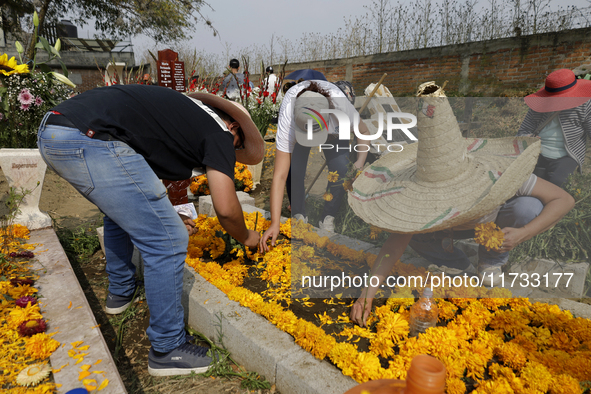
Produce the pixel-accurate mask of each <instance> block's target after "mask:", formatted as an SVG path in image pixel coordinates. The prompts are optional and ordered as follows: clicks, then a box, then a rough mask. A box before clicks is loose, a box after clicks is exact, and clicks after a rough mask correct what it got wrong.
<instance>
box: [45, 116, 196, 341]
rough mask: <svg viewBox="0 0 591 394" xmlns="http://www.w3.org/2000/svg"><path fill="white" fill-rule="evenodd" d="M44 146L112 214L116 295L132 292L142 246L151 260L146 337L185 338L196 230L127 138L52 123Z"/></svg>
mask: <svg viewBox="0 0 591 394" xmlns="http://www.w3.org/2000/svg"><path fill="white" fill-rule="evenodd" d="M46 119H47V116H46V118H45V119H44V120H43V122H42V123H41V126H40V127H39V132H38V142H37V144H38V146H39V151H40V153H41V156H42V157H43V159H44V160H45V162H46V163H47V165H48V166H49V167H50V168H51V169H53V170H54V171H55V172H56V173H57V174H59V175H60V176H61V177H62V178H64V179H65V180H67V181H68V182H69V183H70V184H71V185H72V186H74V188H76V190H78V192H80V193H81V194H82V195H83V196H84V197H86V198H87V199H88V200H89V201H91V202H92V203H94V204H95V205H96V206H97V207H98V208H99V209H100V210H101V212H103V213H104V214H105V217H104V225H105V227H104V230H105V239H104V241H105V242H104V245H105V257H106V260H107V264H106V271H107V274H108V276H109V292H111V293H112V294H114V295H118V296H130V295H132V294H133V292H134V290H135V287H136V281H135V270H136V268H135V266H134V265H133V263H132V262H131V257H132V254H133V246H134V245H135V246H136V247H137V248H138V249H139V251H140V253H141V255H142V258H143V259H144V284H145V289H146V299H147V302H148V307H149V308H150V326H149V327H148V329H147V331H146V332H147V334H148V338H149V340H150V342H151V343H152V346H153V347H154V350H156V351H158V352H168V351H171V350H173V349H175V348H177V347H178V346H180V345H181V344H183V343H185V340H186V339H185V335H186V334H185V330H184V327H185V324H184V310H183V307H182V304H181V297H182V294H183V291H182V290H183V269H184V262H185V257H186V254H187V245H188V242H189V235H188V233H187V229H186V227H185V225H184V224H183V222H182V220H181V218H180V217H179V215H178V214H177V213H176V211H175V210H174V208H173V207H172V204H171V203H170V201H169V199H168V197H167V195H166V188H165V187H164V185H163V184H162V182H161V181H160V179H158V177H157V176H156V174H155V173H154V171H152V169H151V168H150V166H149V165H148V163H147V162H146V160H145V159H144V158H143V157H142V156H141V155H139V154H138V153H136V152H135V151H134V150H133V149H132V148H130V147H129V146H128V145H127V144H125V143H124V142H120V141H101V140H94V139H91V138H89V137H87V136H86V135H84V134H82V133H81V132H80V130H78V129H75V128H69V127H63V126H55V125H45V120H46Z"/></svg>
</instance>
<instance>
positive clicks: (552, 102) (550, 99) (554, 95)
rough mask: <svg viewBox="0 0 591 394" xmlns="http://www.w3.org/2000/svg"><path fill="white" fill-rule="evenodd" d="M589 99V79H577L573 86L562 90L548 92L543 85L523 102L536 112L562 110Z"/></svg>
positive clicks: (590, 89)
mask: <svg viewBox="0 0 591 394" xmlns="http://www.w3.org/2000/svg"><path fill="white" fill-rule="evenodd" d="M590 99H591V81H589V80H586V79H577V83H576V84H575V86H573V87H571V88H570V89H566V90H564V91H562V92H548V91H547V90H546V88H545V87H543V88H542V89H540V90H538V91H537V92H535V93H533V94H530V95H529V96H526V97H525V104H527V106H528V107H530V108H531V109H533V110H534V111H536V112H553V111H563V110H565V109H571V108H575V107H578V106H579V105H581V104H584V103H586V102H587V101H589V100H590Z"/></svg>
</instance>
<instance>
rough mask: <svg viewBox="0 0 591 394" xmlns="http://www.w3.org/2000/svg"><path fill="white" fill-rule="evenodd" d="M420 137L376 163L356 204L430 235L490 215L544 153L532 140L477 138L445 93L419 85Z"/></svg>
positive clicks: (401, 228) (366, 215)
mask: <svg viewBox="0 0 591 394" xmlns="http://www.w3.org/2000/svg"><path fill="white" fill-rule="evenodd" d="M418 95H419V96H420V97H421V99H420V100H419V111H418V116H417V128H418V142H417V143H413V144H410V145H405V146H404V150H403V151H402V152H399V153H390V154H388V155H386V156H383V157H382V158H380V159H379V160H377V161H375V162H374V163H373V164H371V165H370V166H369V167H368V168H366V169H365V170H364V171H363V173H362V174H361V175H360V176H359V177H358V178H357V180H356V181H355V182H354V183H353V191H352V192H351V193H350V194H349V205H350V206H351V208H352V209H353V211H354V212H355V213H356V214H357V215H358V216H359V217H360V218H362V219H363V220H364V221H365V222H367V223H369V224H371V225H374V226H376V227H379V228H382V229H384V230H387V231H390V232H395V233H407V234H415V233H428V232H433V231H437V230H444V229H447V228H451V227H455V226H458V225H461V224H463V223H466V222H468V221H471V220H474V219H477V218H480V217H482V216H483V215H485V214H487V213H489V212H491V211H492V210H494V209H495V208H496V207H497V206H499V205H501V204H502V203H504V202H505V201H506V200H507V199H509V198H510V197H512V196H513V195H514V194H515V192H516V191H517V190H518V189H519V187H521V185H522V184H523V182H524V181H525V180H526V179H527V178H528V177H529V176H530V174H531V173H532V171H533V169H534V166H535V164H536V161H537V157H538V155H539V153H540V141H539V140H538V139H537V138H532V137H510V138H495V139H485V138H484V139H483V138H470V139H465V138H463V137H462V135H461V133H460V129H459V126H458V122H457V121H456V118H455V116H454V114H453V112H452V109H451V106H450V105H449V102H448V100H447V98H446V97H445V95H444V94H443V90H442V89H441V88H440V87H439V86H437V85H435V84H434V83H433V82H427V83H426V84H423V85H421V86H420V87H419V94H418Z"/></svg>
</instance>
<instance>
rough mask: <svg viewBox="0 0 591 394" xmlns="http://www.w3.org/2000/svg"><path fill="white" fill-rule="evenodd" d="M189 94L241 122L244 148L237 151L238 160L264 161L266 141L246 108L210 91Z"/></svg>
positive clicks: (244, 161)
mask: <svg viewBox="0 0 591 394" xmlns="http://www.w3.org/2000/svg"><path fill="white" fill-rule="evenodd" d="M188 96H189V97H192V98H194V99H196V100H199V101H201V102H202V103H203V104H206V105H210V106H212V107H214V108H219V109H221V110H222V111H224V112H225V113H227V114H228V115H230V116H231V117H232V118H233V119H234V120H236V122H238V124H240V128H242V131H243V132H244V149H241V150H237V151H236V161H238V162H240V163H243V164H250V165H254V164H258V163H260V162H261V161H263V157H264V155H265V142H264V141H263V137H262V136H261V133H260V132H259V129H258V128H257V127H256V125H255V124H254V122H253V121H252V119H251V118H250V114H249V113H248V111H247V110H246V108H244V107H243V106H242V105H240V104H239V103H237V102H235V101H231V100H226V99H224V98H221V97H218V96H216V95H214V94H210V93H191V94H189V95H188Z"/></svg>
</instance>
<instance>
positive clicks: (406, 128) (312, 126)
mask: <svg viewBox="0 0 591 394" xmlns="http://www.w3.org/2000/svg"><path fill="white" fill-rule="evenodd" d="M305 108H306V109H307V110H309V111H311V113H308V112H306V114H307V115H309V116H310V119H308V121H307V123H306V132H307V139H308V140H309V141H312V139H313V138H314V137H313V135H314V133H315V132H318V131H319V130H322V129H323V128H324V129H328V123H327V121H326V120H325V119H324V117H323V116H322V115H323V114H328V115H332V116H333V117H334V118H336V119H337V121H338V127H336V128H335V130H338V134H339V139H340V140H349V139H350V130H351V121H350V119H349V117H348V116H347V114H346V113H344V112H343V111H340V110H338V109H334V108H322V109H320V111H316V110H314V109H312V108H310V107H305ZM385 116H386V139H387V140H391V139H392V132H393V131H394V130H400V131H402V132H403V133H404V135H406V137H408V138H409V139H410V140H411V141H418V139H417V137H415V136H414V135H413V133H412V132H411V131H410V129H411V128H413V127H415V126H416V125H417V117H416V116H415V115H413V114H410V113H407V112H388V113H386V114H385ZM394 119H396V120H399V123H396V122H395V121H394ZM402 119H408V120H410V122H409V123H403V122H402ZM378 125H379V126H378V130H377V131H376V132H375V133H374V134H367V135H365V134H362V133H361V132H360V131H359V114H358V113H356V114H355V117H354V119H353V132H354V133H355V136H356V137H357V138H359V139H362V140H366V141H373V140H376V139H378V138H380V137H381V136H382V135H383V133H384V113H382V112H380V113H379V114H378ZM374 146H375V147H376V148H377V149H378V151H380V149H381V146H384V148H385V149H387V150H388V151H389V152H402V150H403V149H404V147H403V145H401V144H388V145H385V144H374ZM335 148H336V149H337V150H340V149H341V150H342V149H348V150H349V151H351V149H353V150H354V151H355V152H368V151H369V149H370V147H369V145H368V144H354V145H351V146H349V147H348V148H345V147H339V146H336V147H335V145H334V144H320V145H319V147H318V149H319V151H322V150H329V149H335Z"/></svg>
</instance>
